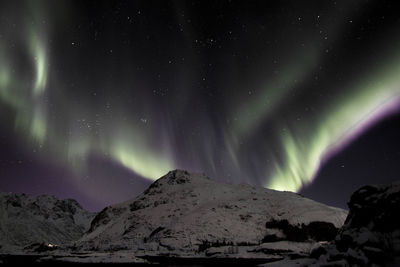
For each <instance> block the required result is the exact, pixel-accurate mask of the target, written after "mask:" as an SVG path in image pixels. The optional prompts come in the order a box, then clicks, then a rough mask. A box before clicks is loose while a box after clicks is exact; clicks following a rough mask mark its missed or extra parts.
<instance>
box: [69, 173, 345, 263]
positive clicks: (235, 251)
mask: <svg viewBox="0 0 400 267" xmlns="http://www.w3.org/2000/svg"><path fill="white" fill-rule="evenodd" d="M346 215H347V212H346V211H344V210H342V209H338V208H334V207H329V206H326V205H324V204H321V203H318V202H315V201H312V200H310V199H307V198H305V197H303V196H301V195H299V194H295V193H292V192H280V191H275V190H270V189H265V188H255V187H252V186H249V185H244V184H241V185H232V184H222V183H217V182H215V181H212V180H211V179H209V178H208V177H206V176H204V175H202V174H193V173H189V172H186V171H181V170H175V171H171V172H169V173H168V174H167V175H165V176H163V177H162V178H160V179H159V180H157V181H156V182H154V183H153V184H152V185H151V186H150V187H149V188H148V189H147V190H146V191H145V192H143V194H141V195H139V196H138V197H136V198H135V199H132V200H129V201H127V202H125V203H121V204H118V205H113V206H110V207H107V208H105V209H104V210H103V211H102V212H100V213H99V214H98V215H97V216H96V217H95V218H94V220H93V221H92V223H91V226H90V230H89V232H88V233H87V234H86V235H85V236H84V237H83V238H82V239H81V240H80V241H79V242H77V244H76V246H77V247H78V248H79V249H81V250H88V251H93V250H95V251H116V250H119V251H121V250H133V251H135V252H136V254H146V255H186V256H188V255H189V256H190V255H191V256H194V255H195V256H205V257H207V255H208V256H211V255H212V256H213V257H215V256H221V257H229V256H234V257H240V256H239V255H241V256H243V257H253V256H254V257H255V255H256V257H260V255H264V256H265V257H272V256H275V258H279V257H281V256H278V255H282V254H285V255H286V254H290V253H293V252H295V253H300V254H304V251H305V250H310V248H311V247H312V245H313V244H314V243H316V242H317V241H329V240H332V239H333V238H334V237H335V236H336V234H337V231H338V229H339V228H340V227H341V226H342V224H343V222H344V220H345V218H346Z"/></svg>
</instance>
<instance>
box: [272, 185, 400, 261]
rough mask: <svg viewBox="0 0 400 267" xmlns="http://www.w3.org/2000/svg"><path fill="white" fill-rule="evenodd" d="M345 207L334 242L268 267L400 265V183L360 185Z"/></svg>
mask: <svg viewBox="0 0 400 267" xmlns="http://www.w3.org/2000/svg"><path fill="white" fill-rule="evenodd" d="M348 206H349V209H350V210H349V215H348V217H347V219H346V221H345V224H344V225H343V227H342V228H341V229H340V231H339V233H338V235H337V236H336V238H335V241H334V242H331V243H326V244H321V246H318V247H315V248H314V249H313V250H312V251H311V254H310V257H309V258H304V259H298V260H291V261H285V262H276V263H274V264H270V265H268V266H274V265H275V266H282V265H284V266H393V267H394V266H400V216H399V213H400V183H394V184H390V185H368V186H364V187H361V188H360V189H359V190H357V191H356V192H354V193H353V195H352V196H351V199H350V202H349V203H348Z"/></svg>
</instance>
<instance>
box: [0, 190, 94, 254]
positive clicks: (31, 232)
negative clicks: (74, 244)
mask: <svg viewBox="0 0 400 267" xmlns="http://www.w3.org/2000/svg"><path fill="white" fill-rule="evenodd" d="M94 216H95V214H94V213H91V212H88V211H86V210H84V209H83V208H82V207H81V206H80V205H79V203H78V202H76V201H75V200H73V199H65V200H59V199H57V198H55V197H53V196H47V195H42V196H38V197H32V196H27V195H25V194H9V193H0V252H1V253H7V252H11V253H14V252H15V251H16V250H18V249H22V248H23V247H25V246H28V245H31V244H33V243H47V244H55V245H60V244H65V243H67V242H70V241H74V240H77V239H79V238H80V237H81V236H82V235H83V233H84V232H86V231H87V230H88V228H89V226H90V222H91V221H92V219H93V217H94Z"/></svg>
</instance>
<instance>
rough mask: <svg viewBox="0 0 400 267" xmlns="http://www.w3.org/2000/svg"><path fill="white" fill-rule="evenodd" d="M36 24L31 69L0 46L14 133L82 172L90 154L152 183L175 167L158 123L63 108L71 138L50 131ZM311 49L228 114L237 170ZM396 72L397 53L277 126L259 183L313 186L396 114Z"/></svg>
mask: <svg viewBox="0 0 400 267" xmlns="http://www.w3.org/2000/svg"><path fill="white" fill-rule="evenodd" d="M33 24H34V25H36V27H34V26H31V27H27V28H28V30H27V31H25V34H24V38H23V44H22V45H21V46H22V47H24V48H25V51H27V58H28V59H27V62H31V65H32V69H33V71H32V72H30V73H24V74H19V73H18V74H17V73H16V72H15V71H13V69H14V68H15V66H13V58H12V57H11V56H7V55H12V54H13V53H11V52H10V53H9V51H8V49H9V48H8V47H7V46H5V45H4V44H2V43H0V100H1V101H2V102H3V103H5V104H6V105H7V106H9V107H10V108H12V109H13V110H14V112H15V127H16V130H17V132H18V133H19V134H20V135H23V136H24V135H25V137H26V139H27V140H29V141H28V143H29V142H30V146H32V147H40V148H42V149H43V151H44V153H50V154H51V155H54V156H55V158H58V159H59V160H60V161H61V162H63V163H65V164H66V165H68V166H71V168H72V169H73V170H75V171H77V172H84V171H85V168H86V167H85V166H86V163H87V162H86V161H87V159H88V157H90V156H91V155H99V156H105V157H109V158H111V159H112V160H113V161H115V162H118V163H120V164H121V165H122V166H124V167H126V168H128V169H129V170H131V171H132V172H134V173H135V174H138V175H140V176H142V177H145V178H147V179H151V180H155V179H157V178H159V177H160V176H162V175H164V174H165V173H166V172H168V171H169V170H171V169H174V168H177V167H179V166H177V163H176V162H175V161H174V158H175V157H174V156H176V155H175V154H174V151H173V149H171V147H172V145H171V144H170V143H169V142H168V136H165V138H161V139H162V140H161V141H160V142H159V143H157V144H156V145H154V144H153V143H154V140H155V139H156V137H155V136H152V134H151V133H156V132H160V129H159V127H160V126H159V125H156V124H146V128H145V129H144V128H143V125H142V124H141V123H140V122H134V121H129V120H128V121H122V120H121V121H118V120H117V119H116V118H119V117H122V116H118V115H119V114H114V115H113V116H108V115H107V114H100V115H101V116H97V117H102V118H91V119H90V117H96V116H93V114H92V113H93V112H91V111H90V110H88V109H87V108H85V107H81V106H80V107H79V108H78V109H77V110H69V109H68V108H65V112H66V113H67V114H68V116H66V117H67V120H66V122H65V127H67V128H68V131H67V132H68V134H65V132H63V131H62V130H60V129H59V128H57V126H54V125H53V124H52V123H51V118H50V116H49V115H50V112H49V105H48V102H49V101H48V98H49V97H50V96H51V90H59V91H62V89H61V88H57V89H55V88H51V87H50V86H49V82H51V80H52V79H54V80H55V79H56V75H54V76H52V73H51V72H50V71H49V68H50V67H49V66H50V60H51V59H50V56H49V53H48V48H49V40H48V39H47V35H46V34H45V32H44V30H41V31H39V30H37V29H38V28H43V25H40V26H41V27H39V26H38V25H39V24H40V23H39V22H37V23H33ZM30 25H31V24H30ZM314 52H315V51H314V50H313V49H310V53H308V54H307V55H306V56H305V57H304V56H299V58H296V59H295V60H293V61H291V62H297V63H293V64H287V67H286V69H285V71H282V73H281V74H279V75H278V76H277V77H276V78H275V79H274V80H273V81H271V82H270V83H269V84H268V86H266V87H265V88H264V89H262V90H261V93H260V96H259V97H258V98H257V99H256V100H255V101H254V102H250V103H249V104H245V105H243V106H238V107H234V108H233V109H232V110H234V112H232V113H234V114H237V115H238V117H239V118H238V121H239V123H236V124H234V125H233V126H232V127H230V128H228V130H226V131H224V137H225V139H224V141H225V143H224V144H223V146H224V147H223V149H224V150H225V152H226V153H227V154H228V155H230V158H231V160H232V162H233V164H232V165H233V166H235V167H236V168H238V169H240V167H241V162H240V158H239V157H238V153H240V152H239V148H238V147H239V145H238V144H239V143H240V142H241V141H242V140H243V139H246V138H251V136H252V132H254V131H256V130H257V128H258V127H259V125H260V124H262V123H265V121H268V120H269V118H270V115H271V111H272V110H275V109H277V108H279V107H282V106H283V105H284V102H285V98H286V97H287V95H288V94H289V91H290V88H291V87H293V86H296V85H295V82H294V80H301V79H303V78H305V77H307V75H308V73H309V72H312V70H313V66H314V65H315V64H316V62H317V61H318V60H319V56H318V53H316V52H315V53H314ZM32 73H33V76H32ZM398 73H400V56H397V57H393V56H390V57H388V59H387V60H386V64H385V65H384V66H378V68H376V69H375V70H374V71H371V72H368V73H365V75H364V76H363V77H368V78H366V79H364V80H362V81H357V80H355V82H353V83H348V84H343V87H344V88H347V89H348V90H345V91H343V92H344V93H342V94H341V95H338V96H336V97H335V98H333V99H332V101H331V102H330V103H329V104H328V105H325V106H324V107H322V108H321V110H320V114H319V115H318V119H316V120H311V119H310V120H309V121H307V123H304V124H300V123H298V122H297V121H296V120H295V119H294V118H292V119H289V120H287V121H286V120H285V121H283V120H282V122H280V123H281V125H280V126H281V127H279V128H285V129H288V130H287V131H285V132H284V133H281V132H278V133H277V135H278V136H279V140H278V141H277V143H278V146H279V147H280V148H281V150H280V154H279V155H275V154H274V153H273V152H267V154H268V155H269V157H270V158H272V159H273V160H272V162H271V163H270V164H269V165H268V164H267V165H268V166H267V169H266V170H265V176H264V177H262V180H263V181H264V186H266V187H270V188H273V189H277V190H289V191H299V190H300V189H301V188H302V186H304V185H307V184H309V183H311V182H312V180H313V179H314V178H315V176H316V174H317V173H318V170H319V169H320V167H321V166H322V165H323V164H324V163H325V162H326V161H327V160H328V159H329V158H330V157H331V156H332V155H334V154H335V153H337V152H338V151H340V150H341V149H343V148H344V147H345V146H346V145H348V144H349V143H350V142H351V141H352V140H353V139H354V138H356V137H357V136H358V135H360V134H361V132H362V131H365V130H366V129H367V128H369V127H371V126H372V125H373V124H374V123H376V122H377V121H378V120H379V119H381V118H383V117H385V116H387V115H389V114H390V113H392V112H395V111H396V108H397V107H398V105H399V102H400V101H399V99H400V91H399V89H400V76H399V75H398ZM61 98H62V97H61ZM266 103H267V105H266ZM98 113H100V112H98ZM82 114H88V115H87V116H86V117H89V119H80V118H82V117H85V116H82ZM96 114H97V113H96ZM91 115H92V116H91ZM306 119H307V118H306ZM126 125H129V127H127V126H126ZM110 129H112V130H110ZM210 142H211V141H210ZM211 148H212V147H210V146H206V145H205V146H204V151H202V153H205V154H206V155H209V156H207V158H208V159H211V160H210V162H209V163H210V165H212V166H213V169H216V168H217V167H216V166H215V165H213V164H214V163H213V160H212V152H211ZM266 149H268V148H266ZM271 166H272V168H271ZM268 167H269V168H268ZM232 171H235V170H232Z"/></svg>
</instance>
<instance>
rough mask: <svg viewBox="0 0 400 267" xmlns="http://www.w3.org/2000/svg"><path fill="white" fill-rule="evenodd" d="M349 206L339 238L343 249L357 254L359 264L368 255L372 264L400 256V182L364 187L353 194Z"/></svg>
mask: <svg viewBox="0 0 400 267" xmlns="http://www.w3.org/2000/svg"><path fill="white" fill-rule="evenodd" d="M349 209H350V212H349V216H348V217H347V219H346V222H345V224H344V226H343V227H342V229H341V230H340V233H339V235H338V237H337V239H336V247H337V249H338V250H339V251H341V252H345V253H348V254H349V253H351V254H354V255H355V256H354V257H353V258H354V259H352V260H353V262H354V263H356V264H358V265H363V263H364V262H363V261H365V258H367V259H368V260H367V262H368V265H370V264H377V265H382V264H383V263H385V262H386V261H388V259H391V258H392V259H394V258H395V257H399V256H400V216H399V215H400V183H395V184H391V185H369V186H364V187H362V188H360V189H359V190H357V191H356V192H355V193H353V195H352V196H351V199H350V202H349ZM353 262H351V263H353Z"/></svg>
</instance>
